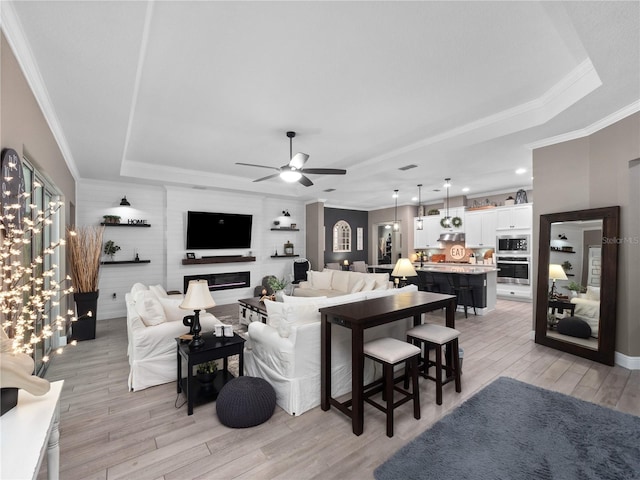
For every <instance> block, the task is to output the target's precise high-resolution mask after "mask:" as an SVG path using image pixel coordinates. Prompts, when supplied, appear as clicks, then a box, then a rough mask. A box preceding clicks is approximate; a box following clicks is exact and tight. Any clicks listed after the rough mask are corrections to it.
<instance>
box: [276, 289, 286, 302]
mask: <svg viewBox="0 0 640 480" xmlns="http://www.w3.org/2000/svg"><path fill="white" fill-rule="evenodd" d="M275 295H276V302H284V290H278V291H277V292H276V294H275Z"/></svg>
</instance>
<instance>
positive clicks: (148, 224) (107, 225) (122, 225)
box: [100, 222, 151, 227]
mask: <svg viewBox="0 0 640 480" xmlns="http://www.w3.org/2000/svg"><path fill="white" fill-rule="evenodd" d="M100 225H102V226H104V227H150V226H151V224H150V223H105V222H102V223H101V224H100Z"/></svg>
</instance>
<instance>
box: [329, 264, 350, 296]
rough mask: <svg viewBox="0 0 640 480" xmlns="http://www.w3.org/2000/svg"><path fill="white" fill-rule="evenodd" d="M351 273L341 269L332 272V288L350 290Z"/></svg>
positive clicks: (340, 290)
mask: <svg viewBox="0 0 640 480" xmlns="http://www.w3.org/2000/svg"><path fill="white" fill-rule="evenodd" d="M349 273H350V272H343V271H341V270H336V271H335V272H332V274H331V288H332V289H333V290H338V291H339V292H343V293H348V292H349Z"/></svg>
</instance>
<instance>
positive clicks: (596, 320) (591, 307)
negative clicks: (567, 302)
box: [571, 286, 600, 338]
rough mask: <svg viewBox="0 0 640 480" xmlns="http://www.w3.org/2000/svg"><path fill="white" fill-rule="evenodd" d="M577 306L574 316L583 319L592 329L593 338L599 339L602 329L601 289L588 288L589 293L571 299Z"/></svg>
mask: <svg viewBox="0 0 640 480" xmlns="http://www.w3.org/2000/svg"><path fill="white" fill-rule="evenodd" d="M571 303H573V304H575V311H574V312H573V315H574V316H576V317H580V318H582V319H583V320H584V321H586V322H587V323H588V324H589V326H590V327H591V336H592V337H594V338H598V330H599V328H600V287H591V286H589V287H587V292H586V293H584V294H580V296H579V297H574V298H572V299H571Z"/></svg>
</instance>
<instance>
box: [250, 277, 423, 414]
mask: <svg viewBox="0 0 640 480" xmlns="http://www.w3.org/2000/svg"><path fill="white" fill-rule="evenodd" d="M333 273H342V272H337V271H336V272H333ZM344 273H349V272H344ZM298 290H299V289H298V288H297V289H296V290H295V291H294V293H297V291H298ZM416 290H417V287H416V286H415V285H408V286H407V287H403V288H399V289H393V288H388V289H379V290H369V291H364V292H356V293H351V294H346V295H341V296H334V297H333V298H326V297H315V298H301V297H296V296H293V297H289V296H285V297H284V302H269V301H265V304H266V307H267V313H268V316H267V323H266V324H264V323H261V322H252V323H250V324H249V330H248V331H249V340H248V341H247V343H246V344H245V353H244V362H245V363H244V365H245V375H251V376H254V377H261V378H264V379H265V380H267V381H268V382H269V383H270V384H271V385H272V386H273V387H274V389H275V390H276V403H277V404H278V405H279V406H280V407H282V409H283V410H285V411H286V412H287V413H289V414H290V415H301V414H302V413H304V412H306V411H307V410H309V409H311V408H313V407H315V406H317V405H320V313H319V311H318V308H321V307H323V306H328V305H335V304H340V303H348V302H356V301H362V300H365V299H369V298H377V297H382V296H386V295H395V294H398V293H402V292H407V291H416ZM412 326H413V318H408V319H406V320H401V321H397V322H393V323H390V324H386V325H381V326H378V327H374V328H370V329H367V330H366V331H365V341H368V340H371V339H375V338H380V337H389V336H391V337H395V338H398V339H401V340H404V338H405V332H406V331H407V330H408V329H409V328H411V327H412ZM331 366H332V372H331V375H332V377H331V387H332V396H334V397H338V396H340V395H343V394H345V393H348V392H350V391H351V331H350V330H348V329H346V328H341V327H338V326H336V327H334V328H333V329H332V334H331ZM380 374H381V368H380V367H379V366H377V367H376V365H375V364H374V363H373V362H370V361H369V360H366V361H365V376H364V381H365V382H369V381H371V380H373V378H376V377H377V376H379V375H380Z"/></svg>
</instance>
